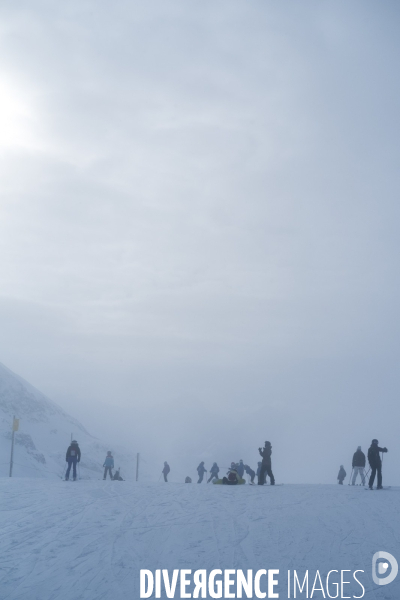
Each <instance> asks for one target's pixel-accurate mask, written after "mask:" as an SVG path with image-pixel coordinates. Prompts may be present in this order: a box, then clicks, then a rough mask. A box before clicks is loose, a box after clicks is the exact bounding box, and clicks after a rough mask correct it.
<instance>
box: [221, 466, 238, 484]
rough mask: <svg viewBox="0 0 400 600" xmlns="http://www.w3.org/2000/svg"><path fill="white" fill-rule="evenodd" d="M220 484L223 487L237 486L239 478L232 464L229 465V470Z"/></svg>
mask: <svg viewBox="0 0 400 600" xmlns="http://www.w3.org/2000/svg"><path fill="white" fill-rule="evenodd" d="M222 483H223V484H224V485H237V484H238V483H239V476H238V472H237V470H236V464H235V463H234V462H233V463H231V468H230V469H229V471H228V473H227V476H226V477H223V478H222Z"/></svg>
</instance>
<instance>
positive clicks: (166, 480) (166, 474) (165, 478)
mask: <svg viewBox="0 0 400 600" xmlns="http://www.w3.org/2000/svg"><path fill="white" fill-rule="evenodd" d="M170 470H171V469H170V468H169V464H168V463H167V461H165V462H164V468H163V470H162V471H161V472H162V474H163V475H164V481H165V483H168V479H167V476H168V473H169V472H170Z"/></svg>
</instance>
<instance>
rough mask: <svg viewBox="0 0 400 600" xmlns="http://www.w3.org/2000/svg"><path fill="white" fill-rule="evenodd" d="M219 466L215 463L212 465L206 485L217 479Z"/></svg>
mask: <svg viewBox="0 0 400 600" xmlns="http://www.w3.org/2000/svg"><path fill="white" fill-rule="evenodd" d="M218 473H219V466H218V465H217V463H216V462H215V463H213V466H212V467H211V469H210V477H209V478H208V479H207V483H210V481H212V480H213V479H218Z"/></svg>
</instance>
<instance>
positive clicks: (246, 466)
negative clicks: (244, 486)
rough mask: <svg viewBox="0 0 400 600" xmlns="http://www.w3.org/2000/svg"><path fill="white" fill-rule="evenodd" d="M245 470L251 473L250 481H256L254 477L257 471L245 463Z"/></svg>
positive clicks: (248, 473)
mask: <svg viewBox="0 0 400 600" xmlns="http://www.w3.org/2000/svg"><path fill="white" fill-rule="evenodd" d="M244 471H245V473H247V475H250V483H254V477H255V476H256V474H255V471H253V469H251V468H250V467H249V465H244ZM242 477H243V476H242Z"/></svg>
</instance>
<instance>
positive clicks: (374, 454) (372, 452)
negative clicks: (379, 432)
mask: <svg viewBox="0 0 400 600" xmlns="http://www.w3.org/2000/svg"><path fill="white" fill-rule="evenodd" d="M378 444H379V442H378V440H376V439H373V440H372V442H371V446H370V447H369V449H368V462H369V465H370V467H371V477H370V478H369V483H368V487H369V489H370V490H372V486H373V485H374V481H375V475H376V473H377V472H378V485H377V486H376V489H377V490H381V489H382V461H381V457H380V454H379V452H387V451H388V449H387V448H380V447H379V446H378Z"/></svg>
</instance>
